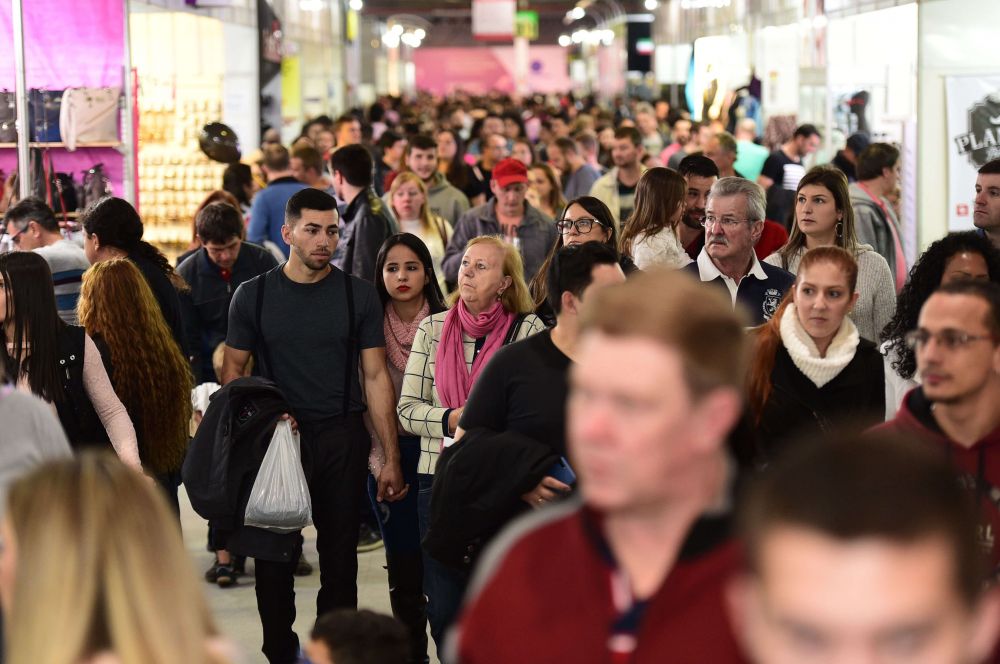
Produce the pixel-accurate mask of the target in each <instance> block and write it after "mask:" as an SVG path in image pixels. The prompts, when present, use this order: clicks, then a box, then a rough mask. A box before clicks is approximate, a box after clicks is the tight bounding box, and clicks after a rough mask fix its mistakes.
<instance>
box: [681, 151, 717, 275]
mask: <svg viewBox="0 0 1000 664" xmlns="http://www.w3.org/2000/svg"><path fill="white" fill-rule="evenodd" d="M677 172H679V173H680V174H681V175H682V176H683V177H684V181H685V182H686V183H687V194H686V195H685V198H684V214H683V216H681V224H680V225H678V226H677V235H678V237H679V238H680V241H681V244H682V245H683V246H684V251H686V252H687V255H688V256H690V257H691V260H697V259H698V254H700V253H701V250H702V248H703V247H704V246H705V228H704V226H702V223H703V222H704V221H705V205H706V203H707V202H708V192H709V191H710V190H711V189H712V185H713V184H715V182H716V180H718V179H719V167H718V166H716V165H715V162H714V161H712V160H711V159H709V158H708V157H706V156H704V155H700V154H693V155H689V156H687V157H684V159H682V160H681V163H680V164H679V165H678V168H677Z"/></svg>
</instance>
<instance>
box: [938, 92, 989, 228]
mask: <svg viewBox="0 0 1000 664" xmlns="http://www.w3.org/2000/svg"><path fill="white" fill-rule="evenodd" d="M946 94H947V98H948V139H949V143H950V145H949V148H948V230H952V231H956V230H968V229H970V228H972V225H973V224H972V212H973V208H974V198H975V195H976V194H975V186H976V172H977V171H978V170H979V168H980V167H981V166H983V165H984V164H985V163H986V162H988V161H992V160H994V159H1000V75H996V76H950V77H948V78H947V80H946Z"/></svg>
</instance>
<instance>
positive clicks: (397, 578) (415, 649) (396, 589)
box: [385, 550, 428, 664]
mask: <svg viewBox="0 0 1000 664" xmlns="http://www.w3.org/2000/svg"><path fill="white" fill-rule="evenodd" d="M385 558H386V566H387V567H388V569H389V604H390V605H391V606H392V615H393V617H395V618H396V620H398V621H399V622H401V623H403V625H404V626H405V627H406V629H407V631H408V632H409V633H410V648H411V651H410V652H411V654H410V662H412V663H413V664H423V663H424V662H427V661H428V658H427V610H426V607H427V598H426V597H424V566H423V559H422V558H421V555H420V552H419V551H416V552H413V553H405V554H400V553H391V552H390V551H389V550H386V556H385Z"/></svg>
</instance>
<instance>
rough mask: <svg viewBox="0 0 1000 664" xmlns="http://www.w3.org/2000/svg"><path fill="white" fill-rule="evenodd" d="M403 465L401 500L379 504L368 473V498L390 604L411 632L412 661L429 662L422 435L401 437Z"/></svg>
mask: <svg viewBox="0 0 1000 664" xmlns="http://www.w3.org/2000/svg"><path fill="white" fill-rule="evenodd" d="M399 456H400V465H401V466H402V470H403V482H405V483H406V484H408V485H409V487H410V491H409V493H407V494H406V497H405V498H403V499H402V500H400V501H397V502H394V503H390V502H388V501H386V502H383V503H381V504H379V503H378V502H377V501H376V500H375V497H376V496H377V495H378V484H377V483H376V482H375V478H374V477H372V476H371V474H369V475H368V498H369V499H370V501H371V506H372V509H373V511H374V512H375V516H376V517H377V519H378V526H379V530H380V531H381V532H382V542H383V543H384V544H385V562H386V567H387V568H388V571H389V603H390V604H391V606H392V615H393V616H395V618H396V619H397V620H399V621H400V622H401V623H403V624H404V625H405V626H406V628H407V631H408V632H409V634H410V660H409V661H410V662H413V663H414V664H422V663H423V662H427V661H428V658H427V611H426V605H427V599H426V598H425V597H424V589H423V585H424V570H423V567H424V562H423V556H422V555H421V549H420V526H419V523H418V521H417V462H418V461H420V438H419V437H418V436H400V438H399Z"/></svg>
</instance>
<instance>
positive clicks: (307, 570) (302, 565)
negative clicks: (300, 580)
mask: <svg viewBox="0 0 1000 664" xmlns="http://www.w3.org/2000/svg"><path fill="white" fill-rule="evenodd" d="M312 573H313V566H312V565H310V564H309V561H308V560H306V554H305V553H303V554H301V555H300V556H299V562H297V563H296V564H295V576H309V575H310V574H312Z"/></svg>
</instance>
